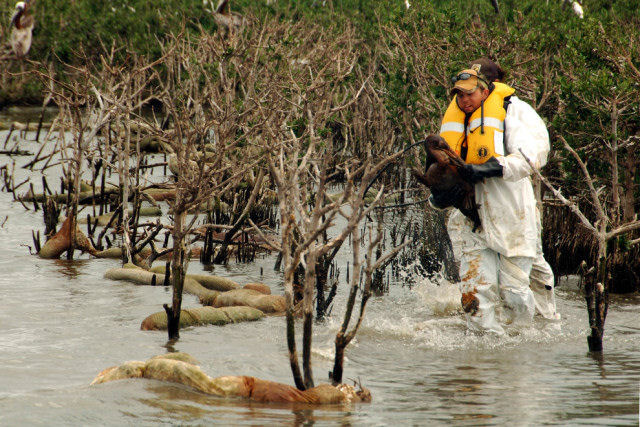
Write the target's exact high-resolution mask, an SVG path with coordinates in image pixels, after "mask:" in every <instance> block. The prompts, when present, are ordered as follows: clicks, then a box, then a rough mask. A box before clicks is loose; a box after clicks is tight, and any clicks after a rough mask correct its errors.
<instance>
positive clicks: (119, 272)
mask: <svg viewBox="0 0 640 427" xmlns="http://www.w3.org/2000/svg"><path fill="white" fill-rule="evenodd" d="M154 276H155V283H156V285H162V284H163V283H164V274H156V273H152V272H150V271H147V270H144V269H142V268H140V267H137V268H111V269H109V270H107V271H106V272H105V273H104V278H105V279H111V280H127V281H129V282H133V283H136V284H139V285H151V284H152V283H153V280H154V279H153V277H154ZM182 290H183V291H184V292H186V293H188V294H192V295H196V296H197V297H199V298H207V299H215V297H217V296H218V294H219V293H220V292H217V291H212V290H209V289H207V288H205V287H204V286H202V285H201V284H200V283H198V282H197V281H195V280H193V279H190V278H188V277H185V279H184V285H183V288H182Z"/></svg>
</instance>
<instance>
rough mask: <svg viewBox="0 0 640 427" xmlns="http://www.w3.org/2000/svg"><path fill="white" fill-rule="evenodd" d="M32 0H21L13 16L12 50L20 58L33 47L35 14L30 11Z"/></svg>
mask: <svg viewBox="0 0 640 427" xmlns="http://www.w3.org/2000/svg"><path fill="white" fill-rule="evenodd" d="M29 4H30V0H27V1H19V2H18V3H16V8H15V11H14V13H13V16H12V17H11V25H10V26H11V38H10V43H11V50H13V53H15V55H16V56H17V57H18V58H22V57H24V56H25V55H26V54H27V52H29V49H30V48H31V35H32V33H33V16H31V14H30V13H29Z"/></svg>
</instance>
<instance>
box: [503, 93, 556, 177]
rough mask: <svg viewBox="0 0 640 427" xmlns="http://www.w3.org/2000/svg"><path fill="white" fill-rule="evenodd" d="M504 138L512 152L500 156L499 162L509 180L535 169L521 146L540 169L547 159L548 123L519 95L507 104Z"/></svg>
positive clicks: (548, 148)
mask: <svg viewBox="0 0 640 427" xmlns="http://www.w3.org/2000/svg"><path fill="white" fill-rule="evenodd" d="M504 142H505V146H506V149H507V152H508V153H509V154H508V155H507V156H501V157H498V162H499V163H500V164H501V165H502V167H503V178H504V179H505V180H507V181H518V180H520V179H522V178H525V177H527V176H529V175H531V173H532V172H533V171H532V170H531V168H530V167H529V164H528V163H527V161H526V160H525V158H524V157H523V156H522V154H521V153H520V150H522V151H523V152H524V154H525V155H526V156H527V157H528V158H529V160H531V162H532V163H533V164H534V165H535V167H536V168H537V169H540V168H542V167H543V166H544V165H545V164H546V163H547V156H548V155H549V150H550V148H551V147H550V145H549V132H547V126H546V125H545V123H544V121H543V120H542V119H541V118H540V116H539V115H538V113H537V112H536V110H534V109H533V107H531V106H530V105H529V104H527V103H526V102H524V101H522V100H520V99H518V98H517V97H515V96H513V97H511V104H510V105H509V107H507V116H506V118H505V133H504Z"/></svg>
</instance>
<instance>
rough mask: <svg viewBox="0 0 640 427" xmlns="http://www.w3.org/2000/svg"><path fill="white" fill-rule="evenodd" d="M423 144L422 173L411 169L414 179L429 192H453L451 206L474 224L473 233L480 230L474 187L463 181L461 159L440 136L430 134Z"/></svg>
mask: <svg viewBox="0 0 640 427" xmlns="http://www.w3.org/2000/svg"><path fill="white" fill-rule="evenodd" d="M424 145H425V149H426V151H427V159H426V164H425V173H422V172H420V171H418V170H417V169H413V170H412V175H413V177H414V178H415V179H416V180H417V181H418V182H420V183H421V184H424V185H425V186H427V187H428V188H429V189H430V190H431V191H432V192H433V191H437V192H454V191H455V192H457V193H458V194H460V196H459V197H457V198H456V199H455V200H454V201H453V203H452V206H453V207H455V208H457V209H459V210H460V212H462V213H463V214H464V215H465V216H466V217H467V218H469V219H470V220H471V221H472V222H473V230H474V231H475V230H476V229H477V228H478V227H480V225H481V222H480V216H479V215H478V205H477V204H476V198H475V190H474V188H473V184H472V183H470V182H468V181H467V180H465V179H464V176H465V175H464V168H465V162H464V160H462V158H461V157H460V156H459V155H458V154H457V153H456V152H455V151H453V150H452V149H451V148H450V147H449V144H447V142H446V141H445V140H444V139H443V138H442V137H441V136H439V135H429V136H428V137H427V138H426V139H425V141H424ZM458 189H461V190H462V191H459V190H458Z"/></svg>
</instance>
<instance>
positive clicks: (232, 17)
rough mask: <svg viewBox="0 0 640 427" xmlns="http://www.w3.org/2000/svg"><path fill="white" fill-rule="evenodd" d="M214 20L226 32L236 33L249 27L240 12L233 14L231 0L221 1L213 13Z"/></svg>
mask: <svg viewBox="0 0 640 427" xmlns="http://www.w3.org/2000/svg"><path fill="white" fill-rule="evenodd" d="M213 19H214V20H215V21H216V23H217V24H218V26H219V27H221V28H223V29H224V30H225V32H227V31H236V30H239V29H240V28H242V27H244V26H246V25H247V20H246V19H245V17H244V16H242V15H240V14H239V13H238V12H231V8H230V7H229V0H220V2H219V3H218V7H216V10H215V12H214V13H213Z"/></svg>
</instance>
